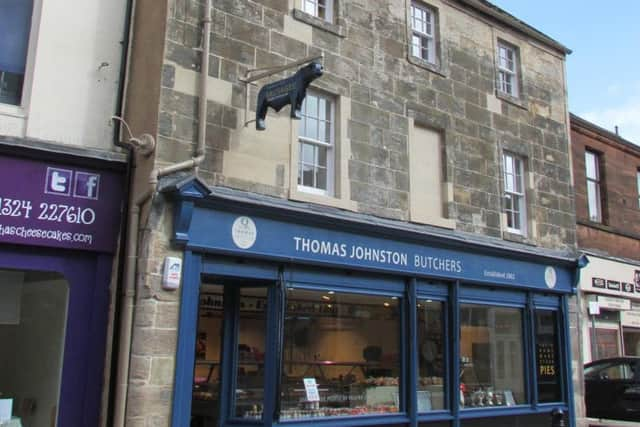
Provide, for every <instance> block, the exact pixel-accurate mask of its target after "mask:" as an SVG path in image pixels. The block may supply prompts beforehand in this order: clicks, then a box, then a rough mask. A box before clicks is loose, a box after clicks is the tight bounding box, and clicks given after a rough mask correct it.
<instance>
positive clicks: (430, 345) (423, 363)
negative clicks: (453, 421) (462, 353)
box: [417, 299, 446, 412]
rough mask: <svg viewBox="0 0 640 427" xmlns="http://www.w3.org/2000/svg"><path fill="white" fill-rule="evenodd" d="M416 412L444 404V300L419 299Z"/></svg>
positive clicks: (426, 410)
mask: <svg viewBox="0 0 640 427" xmlns="http://www.w3.org/2000/svg"><path fill="white" fill-rule="evenodd" d="M417 309H418V412H428V411H432V410H438V409H444V408H445V394H444V390H445V388H444V387H445V374H444V373H445V353H444V351H445V345H446V344H445V340H444V320H443V313H444V303H443V302H440V301H432V300H430V299H423V300H420V301H419V302H418V306H417Z"/></svg>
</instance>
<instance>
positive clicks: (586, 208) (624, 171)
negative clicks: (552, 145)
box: [571, 115, 640, 362]
mask: <svg viewBox="0 0 640 427" xmlns="http://www.w3.org/2000/svg"><path fill="white" fill-rule="evenodd" d="M571 140H572V157H573V174H574V175H573V179H574V188H575V200H576V222H577V238H578V247H579V248H580V250H581V251H582V252H583V253H584V254H585V255H587V258H588V259H589V261H590V262H589V264H588V265H587V267H585V268H584V269H583V270H582V272H581V275H580V290H581V292H580V295H579V306H580V307H581V315H582V316H581V317H582V325H583V327H582V328H580V329H581V330H582V331H583V332H582V337H581V340H580V341H581V346H580V347H581V349H580V350H581V355H582V359H583V361H584V362H588V361H591V360H595V359H601V358H604V357H611V356H618V355H623V354H627V355H640V147H638V146H637V145H635V144H633V143H632V142H630V141H627V140H625V139H623V138H621V137H620V136H618V135H616V134H615V133H613V132H610V131H607V130H605V129H602V128H600V127H598V126H596V125H594V124H593V123H590V122H588V121H586V120H584V119H582V118H580V117H577V116H575V115H571Z"/></svg>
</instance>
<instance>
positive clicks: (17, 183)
mask: <svg viewBox="0 0 640 427" xmlns="http://www.w3.org/2000/svg"><path fill="white" fill-rule="evenodd" d="M67 160H68V161H65V162H53V161H52V162H44V161H42V160H35V159H31V158H18V157H12V156H6V155H3V154H0V364H1V365H2V369H1V370H0V371H2V372H0V403H2V404H4V408H5V414H4V416H5V417H7V416H8V415H7V411H10V414H9V415H10V416H11V417H13V418H19V421H18V420H16V421H15V422H16V423H19V424H16V425H23V426H31V425H33V426H50V425H58V426H62V427H66V426H96V425H98V419H99V416H100V407H101V396H102V389H103V377H104V369H105V366H104V365H105V352H106V342H107V325H108V318H109V300H110V286H109V285H110V283H111V280H112V279H111V277H112V270H113V261H114V254H115V251H116V246H117V241H118V236H119V235H120V227H121V223H122V208H123V199H124V195H125V194H124V189H125V182H126V181H125V178H124V175H123V169H124V168H123V167H122V166H123V165H122V164H120V163H118V164H116V162H112V163H113V164H99V163H98V162H95V163H94V164H92V165H91V167H88V166H87V164H88V162H87V161H83V160H78V159H73V158H70V159H67ZM7 407H9V408H10V409H6V408H7ZM0 416H2V415H1V414H0ZM0 421H2V420H1V419H0Z"/></svg>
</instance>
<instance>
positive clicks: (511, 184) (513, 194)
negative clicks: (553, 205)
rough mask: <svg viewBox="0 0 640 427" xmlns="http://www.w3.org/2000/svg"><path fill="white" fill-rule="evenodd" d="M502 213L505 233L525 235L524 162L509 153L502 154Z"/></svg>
mask: <svg viewBox="0 0 640 427" xmlns="http://www.w3.org/2000/svg"><path fill="white" fill-rule="evenodd" d="M502 160H503V163H504V165H503V166H504V211H505V214H506V216H507V231H509V232H511V233H517V234H525V233H526V211H527V209H526V204H525V192H524V160H523V159H522V158H521V157H518V156H515V155H513V154H511V153H504V154H503V157H502Z"/></svg>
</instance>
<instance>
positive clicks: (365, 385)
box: [280, 289, 400, 420]
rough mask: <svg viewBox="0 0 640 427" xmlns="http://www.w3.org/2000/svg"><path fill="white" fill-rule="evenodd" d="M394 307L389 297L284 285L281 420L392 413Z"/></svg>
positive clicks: (396, 341) (396, 371) (396, 351)
mask: <svg viewBox="0 0 640 427" xmlns="http://www.w3.org/2000/svg"><path fill="white" fill-rule="evenodd" d="M399 307H400V306H399V301H398V299H395V298H391V297H378V296H364V295H353V294H344V293H334V292H332V291H327V292H321V291H308V290H299V289H289V290H288V291H287V303H286V314H285V325H284V347H283V359H284V363H283V375H282V393H281V396H282V401H281V405H280V408H281V409H280V419H281V420H289V419H301V418H310V417H334V416H353V415H366V414H385V413H394V412H398V407H399V399H400V397H399V377H400V357H399V355H400V335H399V331H400V316H399ZM305 384H306V386H307V387H305ZM313 384H315V386H314V385H313Z"/></svg>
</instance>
